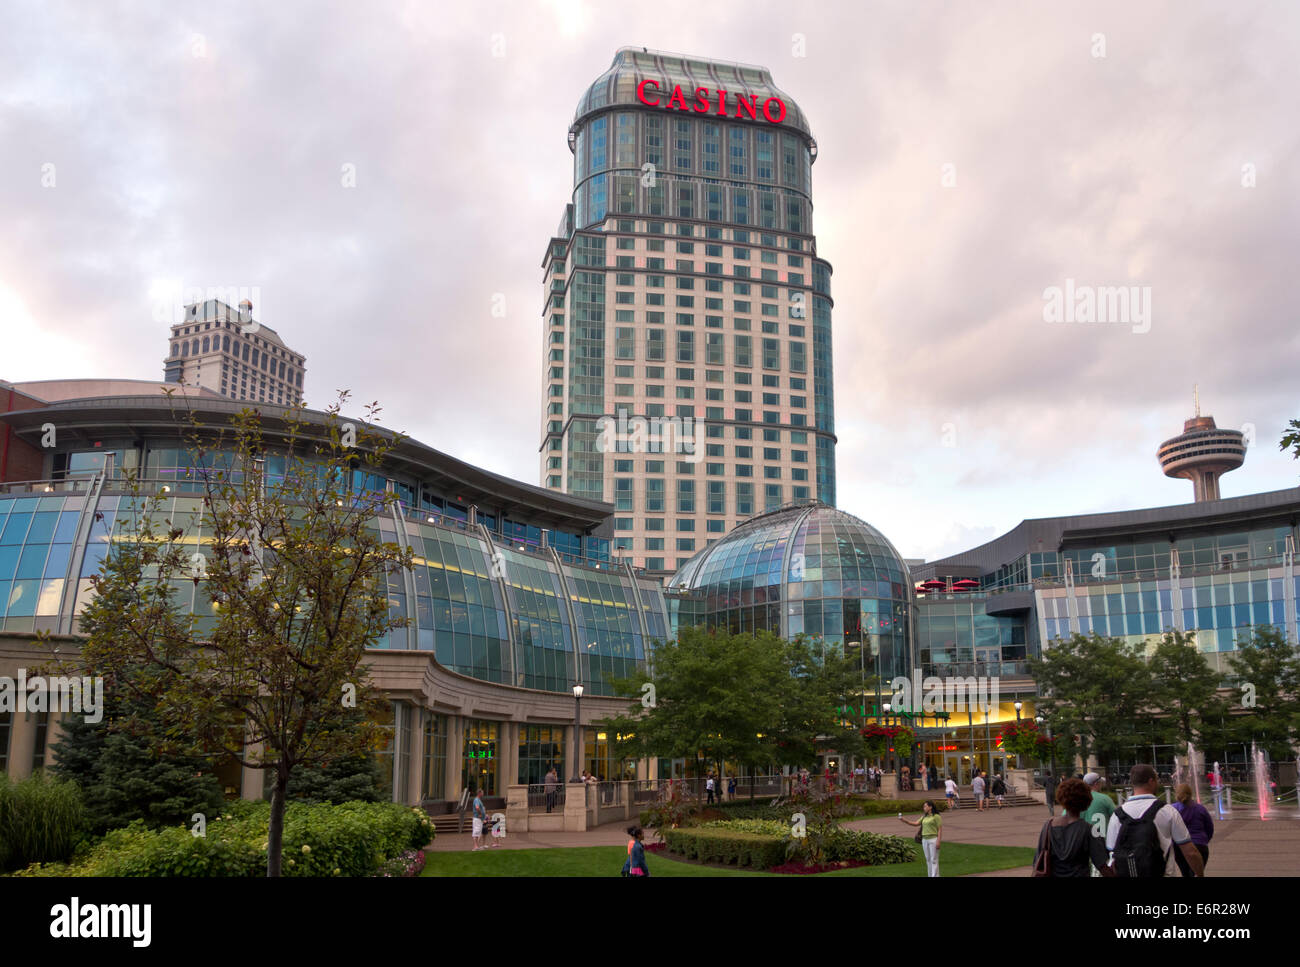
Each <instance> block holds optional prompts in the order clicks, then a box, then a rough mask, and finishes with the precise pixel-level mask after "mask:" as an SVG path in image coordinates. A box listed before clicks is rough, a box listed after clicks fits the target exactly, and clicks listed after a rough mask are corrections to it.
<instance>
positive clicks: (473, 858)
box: [421, 843, 1034, 876]
mask: <svg viewBox="0 0 1300 967" xmlns="http://www.w3.org/2000/svg"><path fill="white" fill-rule="evenodd" d="M920 854H921V851H920V849H919V848H918V849H917V859H916V860H915V861H914V862H912V863H899V864H897V865H894V866H860V867H856V868H854V869H848V870H839V871H836V872H834V873H824V874H822V875H823V876H925V863H924V862H922V860H921V859H920ZM626 858H627V848H626V847H624V846H574V847H570V848H563V849H494V850H487V851H482V852H478V853H472V852H469V851H465V852H457V853H428V854H427V861H426V863H425V866H424V872H423V873H422V874H421V876H618V873H619V870H621V869H622V868H623V861H624V860H625V859H626ZM1033 861H1034V851H1033V850H1032V849H1030V848H1029V847H1025V846H972V845H968V844H965V843H949V844H948V845H947V846H945V847H943V848H942V849H941V850H940V859H939V872H940V873H941V874H942V875H943V876H964V875H965V874H967V873H983V872H986V871H988V870H1002V869H1007V868H1009V867H1013V866H1028V865H1029V864H1030V863H1032V862H1033ZM647 862H648V864H649V866H650V875H651V876H773V875H775V874H771V873H760V872H754V871H751V870H737V869H726V868H722V867H712V866H700V865H698V864H695V863H683V862H680V861H678V860H675V859H672V858H670V857H669V855H667V854H663V853H660V854H650V855H649V857H648V859H647Z"/></svg>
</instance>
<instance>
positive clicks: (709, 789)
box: [704, 772, 714, 806]
mask: <svg viewBox="0 0 1300 967" xmlns="http://www.w3.org/2000/svg"><path fill="white" fill-rule="evenodd" d="M713 788H714V783H713V773H712V772H710V773H709V777H708V778H707V779H705V780H704V791H705V792H706V793H708V796H709V801H708V805H710V806H712V805H713Z"/></svg>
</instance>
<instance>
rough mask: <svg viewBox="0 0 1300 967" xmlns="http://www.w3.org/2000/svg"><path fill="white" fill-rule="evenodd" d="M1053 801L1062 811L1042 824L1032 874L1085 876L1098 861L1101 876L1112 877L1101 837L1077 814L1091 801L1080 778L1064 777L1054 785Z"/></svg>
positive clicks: (1113, 873) (1088, 791)
mask: <svg viewBox="0 0 1300 967" xmlns="http://www.w3.org/2000/svg"><path fill="white" fill-rule="evenodd" d="M1056 802H1057V804H1058V805H1059V806H1061V807H1062V808H1063V809H1064V810H1065V814H1064V815H1062V816H1053V817H1052V818H1051V819H1049V820H1047V822H1045V823H1044V824H1043V828H1042V830H1041V831H1040V832H1039V834H1038V847H1037V849H1036V850H1035V851H1034V873H1033V875H1034V876H1053V877H1064V876H1069V877H1077V876H1089V875H1090V870H1089V866H1090V865H1091V864H1090V863H1089V861H1090V860H1091V862H1092V863H1093V864H1099V868H1100V869H1101V870H1102V875H1103V876H1114V875H1115V871H1114V870H1112V869H1111V868H1110V866H1108V865H1107V863H1106V849H1105V847H1104V846H1103V844H1102V840H1101V839H1100V838H1098V837H1096V836H1093V835H1092V826H1090V825H1089V824H1088V823H1086V822H1084V821H1083V819H1082V818H1081V817H1080V813H1081V812H1082V811H1083V810H1084V809H1086V808H1087V807H1088V806H1089V805H1090V804H1091V802H1092V791H1091V790H1089V788H1088V786H1087V784H1086V783H1085V782H1084V781H1083V780H1082V779H1066V780H1065V781H1064V782H1063V783H1061V784H1060V785H1059V786H1057V787H1056Z"/></svg>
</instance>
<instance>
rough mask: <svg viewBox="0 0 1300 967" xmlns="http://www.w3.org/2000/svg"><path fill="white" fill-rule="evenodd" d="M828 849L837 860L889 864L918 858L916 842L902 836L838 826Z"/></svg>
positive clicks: (828, 854) (835, 860) (830, 857)
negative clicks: (883, 834) (839, 827)
mask: <svg viewBox="0 0 1300 967" xmlns="http://www.w3.org/2000/svg"><path fill="white" fill-rule="evenodd" d="M826 852H827V856H828V858H829V859H830V860H831V861H833V862H837V863H838V862H840V861H842V860H849V861H857V862H861V863H867V864H869V865H871V866H888V865H890V864H893V863H911V862H912V861H913V860H914V859H916V843H914V842H913V841H912V840H910V839H906V838H904V837H902V836H881V835H880V834H878V833H866V832H860V831H858V830H853V829H837V830H835V831H834V832H833V833H831V834H830V838H829V841H828V843H827V849H826Z"/></svg>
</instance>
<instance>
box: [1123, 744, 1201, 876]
mask: <svg viewBox="0 0 1300 967" xmlns="http://www.w3.org/2000/svg"><path fill="white" fill-rule="evenodd" d="M1129 783H1130V784H1131V785H1132V786H1133V795H1132V796H1130V797H1129V798H1128V799H1127V800H1125V802H1124V805H1122V806H1120V807H1119V808H1118V809H1116V810H1115V813H1114V815H1112V816H1111V817H1110V825H1109V827H1108V828H1107V830H1106V848H1107V849H1108V850H1110V851H1111V866H1112V867H1114V870H1115V875H1116V876H1177V875H1178V865H1177V862H1176V861H1175V860H1174V850H1175V849H1177V850H1181V851H1182V854H1183V857H1184V858H1185V859H1186V860H1187V865H1188V866H1189V867H1191V870H1192V875H1193V876H1204V875H1205V866H1204V864H1203V863H1202V862H1201V854H1200V853H1198V852H1197V851H1196V847H1195V846H1194V845H1192V837H1191V835H1190V834H1189V833H1188V832H1187V826H1186V824H1184V823H1183V817H1182V816H1180V815H1179V814H1178V810H1177V809H1175V808H1174V807H1173V806H1171V805H1169V804H1168V803H1164V802H1161V801H1160V800H1158V799H1157V798H1156V788H1157V785H1158V782H1157V780H1156V771H1155V769H1153V768H1152V767H1151V766H1149V765H1136V766H1134V767H1133V771H1132V772H1130V773H1129Z"/></svg>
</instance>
